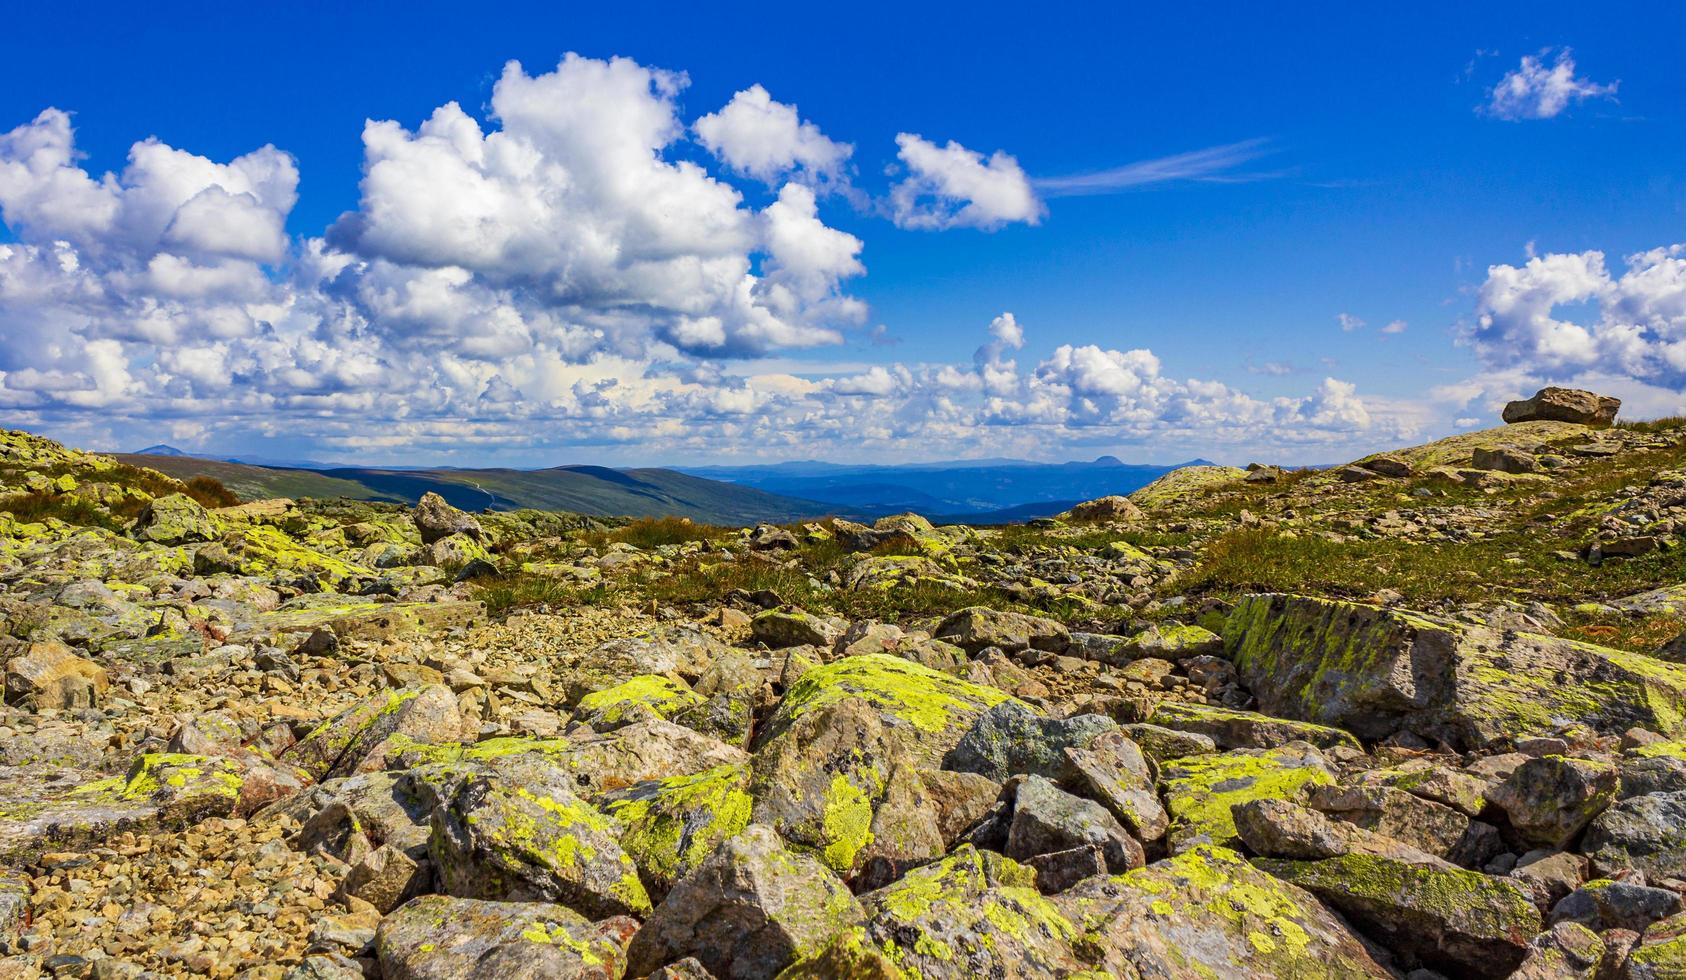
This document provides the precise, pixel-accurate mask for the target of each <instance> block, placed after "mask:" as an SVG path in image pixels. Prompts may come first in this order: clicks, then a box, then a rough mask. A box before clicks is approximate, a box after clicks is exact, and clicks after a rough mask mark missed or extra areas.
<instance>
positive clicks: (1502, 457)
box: [1469, 446, 1544, 473]
mask: <svg viewBox="0 0 1686 980" xmlns="http://www.w3.org/2000/svg"><path fill="white" fill-rule="evenodd" d="M1469 465H1470V466H1471V467H1473V468H1474V469H1478V470H1492V471H1495V472H1498V473H1538V472H1540V471H1541V470H1542V469H1544V467H1542V466H1540V461H1539V458H1538V457H1536V456H1535V455H1534V454H1533V453H1528V452H1523V451H1522V450H1520V449H1516V448H1514V447H1512V446H1495V447H1493V448H1491V449H1476V450H1475V453H1474V455H1473V456H1472V457H1471V459H1470V464H1469Z"/></svg>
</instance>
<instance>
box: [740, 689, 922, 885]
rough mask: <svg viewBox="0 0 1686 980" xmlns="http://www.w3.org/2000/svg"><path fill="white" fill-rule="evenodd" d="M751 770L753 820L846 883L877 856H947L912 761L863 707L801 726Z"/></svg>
mask: <svg viewBox="0 0 1686 980" xmlns="http://www.w3.org/2000/svg"><path fill="white" fill-rule="evenodd" d="M844 662H847V661H844ZM751 772H752V784H751V790H750V792H751V795H752V796H753V797H754V799H755V803H754V807H753V810H752V813H753V817H752V819H753V820H754V821H755V822H756V823H763V824H766V825H768V826H770V827H772V828H773V829H774V830H776V831H778V832H779V834H780V835H781V836H782V837H784V839H785V840H787V841H790V842H791V843H792V844H794V845H797V846H799V847H801V848H803V849H805V850H809V851H812V852H814V853H815V854H816V855H818V857H819V859H820V861H821V862H822V863H824V865H825V866H826V867H828V868H830V869H831V870H832V871H834V872H836V873H837V874H839V875H843V876H845V877H847V876H851V875H853V874H854V873H856V872H857V871H859V870H861V869H862V868H863V867H864V866H865V865H866V863H867V862H868V861H870V860H872V859H874V858H881V859H883V860H885V861H887V862H890V864H891V865H892V866H894V867H899V866H901V865H903V864H911V863H917V862H919V861H922V860H925V859H929V858H932V857H936V856H937V855H940V854H941V853H942V852H943V838H942V832H941V830H940V828H939V827H938V823H937V812H936V808H935V806H933V805H932V804H931V803H930V802H929V801H928V800H926V799H925V797H924V786H923V784H922V783H920V782H919V777H918V775H917V774H916V772H915V771H914V764H913V760H912V756H911V755H910V754H909V752H908V750H907V749H906V748H905V746H904V743H903V742H902V741H901V740H900V739H899V738H898V737H897V736H896V735H895V734H894V733H893V732H891V731H890V730H889V729H888V727H887V726H886V725H885V724H884V723H883V722H882V721H880V718H879V714H878V712H877V711H876V710H874V706H873V705H871V704H870V703H868V702H867V701H865V700H862V699H860V698H848V699H845V700H842V701H838V702H835V703H832V704H828V705H825V706H823V707H821V708H819V709H818V710H816V711H813V712H810V713H807V714H804V715H802V716H801V717H799V718H797V719H796V720H795V721H794V722H792V723H791V724H790V726H789V727H788V728H787V729H786V730H785V731H784V733H783V734H781V735H780V737H779V738H777V739H775V740H773V741H772V742H770V743H768V745H767V746H765V747H764V748H762V749H761V751H760V752H758V753H756V756H755V760H754V762H753V763H752V767H751Z"/></svg>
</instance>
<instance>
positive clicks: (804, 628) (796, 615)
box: [749, 609, 843, 650]
mask: <svg viewBox="0 0 1686 980" xmlns="http://www.w3.org/2000/svg"><path fill="white" fill-rule="evenodd" d="M749 633H750V636H751V637H752V638H753V639H754V640H755V641H756V642H757V643H764V644H766V645H767V647H768V648H769V649H772V650H784V649H788V648H790V647H800V646H816V647H821V648H828V649H829V648H830V647H831V645H832V644H834V643H836V642H837V639H838V637H840V636H842V635H843V630H842V629H840V628H839V627H838V626H837V625H836V624H835V623H832V622H831V621H830V620H825V619H821V618H819V617H818V616H812V615H809V614H808V613H805V612H802V611H801V610H787V609H769V610H767V611H765V612H762V613H758V614H757V615H756V616H755V618H754V619H752V620H750V622H749Z"/></svg>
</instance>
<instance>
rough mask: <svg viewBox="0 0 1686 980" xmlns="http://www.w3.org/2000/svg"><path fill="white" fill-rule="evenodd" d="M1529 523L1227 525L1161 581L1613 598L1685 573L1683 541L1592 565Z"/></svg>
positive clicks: (1426, 597)
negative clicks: (1351, 527) (1452, 539)
mask: <svg viewBox="0 0 1686 980" xmlns="http://www.w3.org/2000/svg"><path fill="white" fill-rule="evenodd" d="M1568 544H1569V543H1568V542H1567V541H1552V540H1550V539H1549V538H1548V537H1547V536H1545V535H1541V534H1539V533H1538V532H1533V533H1529V532H1526V531H1518V532H1510V533H1504V534H1499V535H1495V536H1494V537H1492V538H1488V539H1485V540H1482V541H1476V542H1468V543H1440V544H1423V543H1418V542H1412V541H1403V540H1398V539H1383V540H1376V541H1364V540H1356V539H1348V540H1345V541H1340V542H1337V541H1331V540H1328V539H1327V538H1323V537H1319V536H1316V535H1302V536H1300V537H1293V538H1290V537H1285V536H1283V535H1281V534H1278V533H1276V532H1274V531H1272V530H1270V529H1268V528H1244V529H1241V530H1237V531H1231V532H1229V533H1228V534H1225V535H1223V536H1221V537H1219V538H1217V539H1216V540H1214V541H1213V542H1212V543H1211V544H1210V546H1208V547H1207V549H1206V551H1205V553H1204V554H1203V555H1202V556H1201V560H1200V562H1199V564H1198V565H1196V566H1195V567H1194V569H1193V570H1191V571H1190V572H1189V573H1188V574H1186V575H1184V576H1182V577H1181V578H1179V579H1178V580H1176V581H1175V582H1174V583H1173V585H1172V586H1171V587H1170V588H1171V589H1172V590H1174V591H1176V592H1182V593H1196V594H1198V593H1211V594H1219V595H1234V594H1239V593H1243V592H1296V593H1306V594H1313V595H1330V596H1339V597H1346V598H1356V597H1362V596H1366V595H1370V594H1372V593H1374V592H1377V591H1379V590H1381V589H1393V590H1395V591H1397V592H1399V593H1400V594H1402V595H1403V596H1404V597H1405V599H1406V601H1407V602H1410V603H1416V604H1429V603H1435V602H1441V601H1451V602H1460V603H1462V602H1490V601H1496V600H1500V599H1516V598H1521V599H1538V600H1541V601H1545V602H1579V601H1584V600H1586V599H1589V598H1600V599H1614V598H1619V597H1621V596H1626V595H1632V594H1634V593H1636V592H1643V591H1646V590H1648V589H1653V588H1656V586H1657V584H1658V583H1660V582H1678V581H1681V580H1683V579H1686V549H1679V548H1676V549H1673V550H1671V551H1664V552H1658V553H1655V554H1650V555H1646V556H1644V557H1641V558H1627V559H1614V560H1610V561H1606V562H1604V563H1603V564H1602V565H1596V566H1594V565H1589V564H1587V563H1585V562H1582V561H1579V560H1564V559H1561V558H1558V557H1556V556H1555V555H1554V554H1553V551H1554V550H1555V549H1560V548H1564V547H1566V546H1568Z"/></svg>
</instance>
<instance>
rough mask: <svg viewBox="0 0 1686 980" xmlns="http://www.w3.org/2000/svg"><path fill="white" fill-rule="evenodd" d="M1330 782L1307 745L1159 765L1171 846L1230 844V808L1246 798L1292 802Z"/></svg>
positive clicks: (1232, 822) (1232, 829)
mask: <svg viewBox="0 0 1686 980" xmlns="http://www.w3.org/2000/svg"><path fill="white" fill-rule="evenodd" d="M1334 781H1335V780H1334V777H1333V775H1332V774H1331V773H1330V771H1329V768H1328V766H1327V765H1326V764H1325V763H1324V761H1323V757H1322V756H1321V755H1319V754H1318V753H1317V750H1316V749H1314V748H1313V747H1311V746H1310V745H1307V744H1305V743H1290V744H1288V745H1284V746H1282V747H1280V748H1276V749H1269V750H1265V751H1248V750H1237V751H1233V752H1223V753H1218V754H1215V755H1200V756H1190V757H1188V758H1183V759H1172V760H1170V761H1167V762H1165V763H1163V764H1162V766H1161V768H1160V787H1161V791H1162V792H1163V794H1164V797H1165V808H1166V810H1167V811H1168V812H1169V813H1170V815H1171V829H1170V844H1171V849H1172V850H1173V851H1182V850H1186V849H1187V848H1190V847H1193V846H1195V845H1197V844H1216V845H1218V846H1221V847H1231V846H1234V845H1235V843H1236V841H1237V837H1236V832H1235V819H1234V817H1233V816H1232V814H1231V812H1230V811H1231V808H1232V807H1234V806H1236V805H1237V804H1240V803H1246V802H1248V801H1250V800H1293V799H1296V798H1298V797H1299V796H1300V794H1301V793H1303V792H1304V791H1305V790H1306V789H1307V788H1309V787H1311V786H1320V785H1329V784H1332V783H1334Z"/></svg>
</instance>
